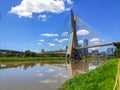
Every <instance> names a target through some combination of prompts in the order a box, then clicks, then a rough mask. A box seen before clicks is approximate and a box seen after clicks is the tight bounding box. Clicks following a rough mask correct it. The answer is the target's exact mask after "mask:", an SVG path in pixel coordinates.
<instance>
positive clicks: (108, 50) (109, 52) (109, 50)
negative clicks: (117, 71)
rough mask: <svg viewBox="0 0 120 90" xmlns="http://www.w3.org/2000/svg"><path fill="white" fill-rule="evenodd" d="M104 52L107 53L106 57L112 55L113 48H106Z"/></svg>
mask: <svg viewBox="0 0 120 90" xmlns="http://www.w3.org/2000/svg"><path fill="white" fill-rule="evenodd" d="M106 52H107V55H113V54H114V49H113V48H108V49H107V50H106Z"/></svg>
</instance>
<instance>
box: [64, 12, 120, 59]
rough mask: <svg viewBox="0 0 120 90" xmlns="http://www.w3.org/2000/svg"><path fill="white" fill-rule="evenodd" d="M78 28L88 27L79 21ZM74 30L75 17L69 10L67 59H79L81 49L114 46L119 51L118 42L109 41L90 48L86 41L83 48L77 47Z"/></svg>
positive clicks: (75, 25)
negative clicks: (69, 28)
mask: <svg viewBox="0 0 120 90" xmlns="http://www.w3.org/2000/svg"><path fill="white" fill-rule="evenodd" d="M80 27H81V29H86V28H87V27H88V25H87V24H85V23H84V22H83V21H81V20H80ZM76 28H77V16H75V15H74V13H73V11H72V10H71V33H70V38H69V43H68V48H67V51H66V57H69V58H71V57H80V55H81V52H82V49H85V50H87V49H88V48H95V47H102V46H109V45H114V46H115V47H116V48H117V49H120V41H115V42H113V41H111V42H105V43H102V44H100V43H99V44H97V45H90V46H88V41H86V44H85V45H84V46H79V44H78V38H77V33H76ZM84 32H85V30H84ZM87 33H88V32H87ZM79 34H82V32H80V33H79ZM83 34H84V33H83Z"/></svg>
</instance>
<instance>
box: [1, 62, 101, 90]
mask: <svg viewBox="0 0 120 90" xmlns="http://www.w3.org/2000/svg"><path fill="white" fill-rule="evenodd" d="M100 63H101V62H86V63H85V62H81V61H47V62H38V61H24V62H0V90H56V89H57V88H58V87H59V86H61V85H62V84H63V83H64V82H65V81H66V80H68V79H69V78H73V77H74V76H75V75H77V74H81V73H85V72H88V71H89V70H92V69H94V68H96V66H99V65H100ZM11 81H12V82H11Z"/></svg>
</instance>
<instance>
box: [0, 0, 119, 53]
mask: <svg viewBox="0 0 120 90" xmlns="http://www.w3.org/2000/svg"><path fill="white" fill-rule="evenodd" d="M70 8H72V9H73V11H74V13H75V14H76V15H77V16H78V17H79V18H80V20H81V19H82V20H83V21H84V22H85V24H88V25H89V27H83V28H81V27H80V25H79V24H78V27H77V35H78V40H79V42H80V43H82V40H83V39H85V38H87V39H89V41H90V42H91V43H94V44H98V43H100V42H101V41H106V42H109V41H120V34H119V33H120V0H1V1H0V48H3V49H11V50H20V51H25V50H34V51H40V50H41V49H45V50H58V49H63V48H64V47H65V46H67V44H68V39H69V34H70V31H71V30H70V15H69V14H70V11H69V10H70ZM93 32H94V34H93ZM92 34H93V35H92Z"/></svg>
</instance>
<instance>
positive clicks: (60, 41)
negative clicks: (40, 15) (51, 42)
mask: <svg viewBox="0 0 120 90" xmlns="http://www.w3.org/2000/svg"><path fill="white" fill-rule="evenodd" d="M55 41H57V42H59V43H63V42H65V41H68V39H67V38H63V39H55Z"/></svg>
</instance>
